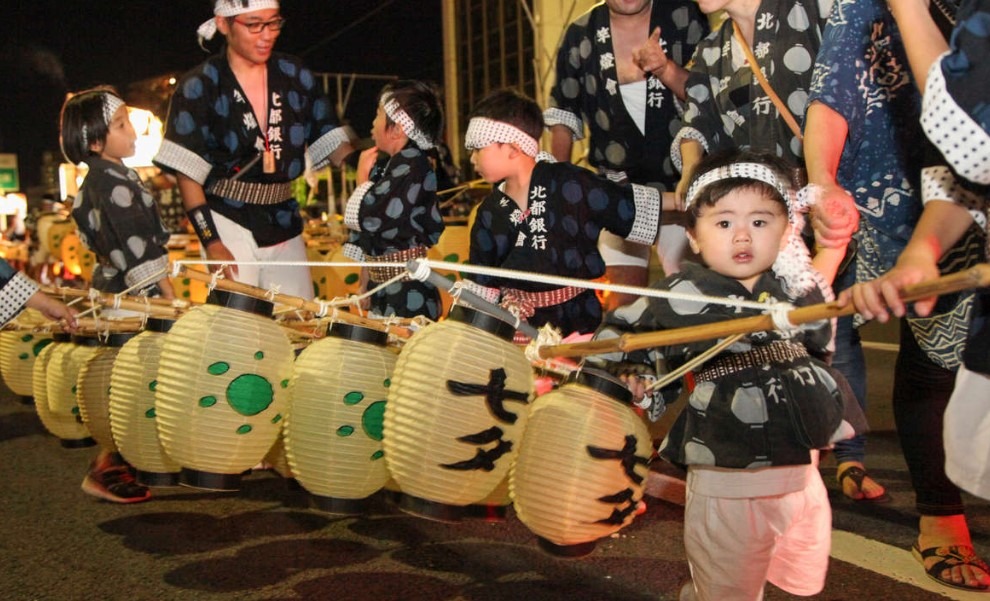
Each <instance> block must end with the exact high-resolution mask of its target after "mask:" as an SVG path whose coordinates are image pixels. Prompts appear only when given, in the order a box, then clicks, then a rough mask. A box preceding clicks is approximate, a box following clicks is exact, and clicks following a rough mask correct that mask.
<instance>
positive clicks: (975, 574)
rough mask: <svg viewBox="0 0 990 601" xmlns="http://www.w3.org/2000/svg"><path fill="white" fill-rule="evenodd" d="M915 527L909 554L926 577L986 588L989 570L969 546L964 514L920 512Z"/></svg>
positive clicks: (974, 588) (957, 585) (989, 586)
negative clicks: (919, 563)
mask: <svg viewBox="0 0 990 601" xmlns="http://www.w3.org/2000/svg"><path fill="white" fill-rule="evenodd" d="M918 528H919V531H920V532H919V535H918V542H917V543H915V547H914V549H912V554H913V555H914V557H915V559H917V560H918V561H920V562H921V563H922V566H923V567H924V569H925V573H927V574H928V576H929V577H930V578H932V579H933V580H935V581H937V582H939V583H940V584H944V585H946V586H950V587H954V588H960V589H964V590H970V591H990V573H988V568H987V565H986V563H984V562H983V560H982V559H980V557H979V556H978V555H976V552H975V550H974V549H973V543H972V540H971V539H970V536H969V527H968V526H967V524H966V516H964V515H961V514H960V515H948V516H932V515H923V516H921V521H920V522H919V527H918ZM940 568H941V569H940Z"/></svg>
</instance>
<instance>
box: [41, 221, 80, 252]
mask: <svg viewBox="0 0 990 601" xmlns="http://www.w3.org/2000/svg"><path fill="white" fill-rule="evenodd" d="M75 231H76V224H75V222H74V221H72V220H71V219H63V218H59V219H56V220H54V221H52V222H51V224H49V226H48V231H47V233H46V237H45V238H44V239H43V242H44V243H45V246H46V248H47V249H48V253H49V254H50V255H52V256H53V257H55V258H56V259H59V260H61V258H62V241H63V240H65V237H66V236H68V235H69V234H72V233H74V232H75Z"/></svg>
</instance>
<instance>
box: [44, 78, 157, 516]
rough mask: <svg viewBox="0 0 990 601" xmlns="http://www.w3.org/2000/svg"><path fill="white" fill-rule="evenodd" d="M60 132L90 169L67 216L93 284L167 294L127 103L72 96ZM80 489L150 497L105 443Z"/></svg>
mask: <svg viewBox="0 0 990 601" xmlns="http://www.w3.org/2000/svg"><path fill="white" fill-rule="evenodd" d="M59 134H60V140H59V141H60V143H61V146H62V153H63V154H65V157H66V158H67V159H68V160H69V161H70V162H72V163H73V164H79V163H86V166H87V167H88V168H89V171H88V172H87V173H86V179H84V180H83V183H82V185H80V186H79V191H78V192H77V193H76V197H75V199H74V200H73V201H72V218H73V220H74V221H75V222H76V227H77V228H78V229H79V237H80V238H81V239H82V241H83V243H84V244H86V246H88V247H89V248H90V249H91V250H92V251H93V252H94V253H95V254H96V257H97V259H98V261H99V264H98V265H96V267H95V268H94V269H93V280H92V285H93V288H95V289H97V290H99V291H101V292H110V293H117V292H124V291H125V290H131V291H132V293H133V294H142V295H146V296H161V297H163V298H172V297H173V296H174V290H173V288H172V284H171V282H170V281H169V279H168V270H167V267H168V249H167V248H166V247H165V244H166V243H167V242H168V238H169V233H168V231H167V230H166V229H165V226H164V225H163V224H162V219H161V216H160V214H159V213H158V206H157V205H156V204H155V200H154V197H153V196H152V195H151V193H150V192H148V190H147V189H145V187H144V186H143V184H142V183H141V178H140V177H139V176H138V174H137V172H136V171H134V170H133V169H131V168H129V167H127V166H126V165H124V159H125V158H127V157H130V156H132V155H133V154H134V149H135V147H134V144H135V140H136V139H137V134H136V133H135V131H134V126H133V125H131V121H130V119H129V118H128V116H127V107H126V106H125V105H124V101H123V100H122V99H121V98H120V96H119V95H118V94H117V93H116V92H115V91H114V90H113V89H112V88H107V87H99V88H94V89H91V90H86V91H84V92H79V93H77V94H73V95H72V96H70V97H69V98H68V99H67V100H66V101H65V104H64V105H62V114H61V118H60V123H59ZM82 489H83V491H85V492H86V493H88V494H90V495H93V496H95V497H99V498H101V499H105V500H107V501H112V502H114V503H137V502H140V501H145V500H147V499H148V498H150V496H151V493H150V492H149V491H148V488H147V487H146V486H143V485H141V484H139V483H138V482H136V481H135V480H134V476H133V475H132V474H131V471H130V466H129V465H128V464H127V463H126V462H125V461H124V459H123V457H121V456H120V454H119V453H117V452H116V451H115V450H113V451H111V450H110V449H102V450H101V451H100V452H99V455H97V457H96V458H95V459H94V460H93V462H92V463H91V464H90V467H89V472H88V473H87V475H86V477H85V479H84V480H83V483H82Z"/></svg>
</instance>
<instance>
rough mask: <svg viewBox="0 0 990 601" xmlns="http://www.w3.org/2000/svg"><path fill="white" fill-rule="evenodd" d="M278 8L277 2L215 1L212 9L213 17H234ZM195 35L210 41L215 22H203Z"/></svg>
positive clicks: (215, 26)
mask: <svg viewBox="0 0 990 601" xmlns="http://www.w3.org/2000/svg"><path fill="white" fill-rule="evenodd" d="M278 7H279V6H278V0H246V1H244V0H217V3H216V6H215V7H214V8H213V16H214V17H236V16H237V15H243V14H244V13H250V12H254V11H256V10H265V9H269V8H275V9H277V8H278ZM196 33H197V34H198V35H199V39H200V40H212V39H213V36H214V35H216V33H217V20H216V19H210V20H209V21H205V22H203V24H202V25H200V26H199V28H198V29H197V30H196Z"/></svg>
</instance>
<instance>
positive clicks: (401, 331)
mask: <svg viewBox="0 0 990 601" xmlns="http://www.w3.org/2000/svg"><path fill="white" fill-rule="evenodd" d="M182 272H183V274H184V275H185V276H186V277H188V278H189V279H192V280H197V281H200V282H205V283H207V284H211V285H212V284H213V276H212V275H210V274H208V273H205V272H203V271H199V270H197V269H190V268H189V267H188V266H185V265H183V266H182ZM215 285H216V287H217V288H219V289H220V290H224V291H226V292H236V293H238V294H245V295H247V296H251V297H254V298H257V299H262V300H270V301H272V302H274V303H277V304H280V305H286V306H289V307H295V308H296V309H300V310H302V311H309V312H311V313H316V314H319V313H320V312H321V311H323V310H324V309H325V307H324V306H323V305H321V304H320V303H318V302H315V301H311V300H306V299H304V298H302V297H299V296H291V295H289V294H269V293H268V291H266V290H264V289H262V288H258V287H257V286H251V285H250V284H243V283H241V282H234V281H232V280H226V279H223V278H217V280H216V284H215ZM335 318H336V319H337V320H338V321H342V322H344V323H348V324H351V325H359V326H363V327H366V328H371V329H373V330H378V331H380V332H388V333H389V334H394V335H396V336H399V337H401V338H408V337H410V336H412V331H411V330H409V328H406V327H403V326H400V325H395V324H389V323H385V322H383V321H380V320H377V319H369V318H367V317H361V316H360V315H354V314H353V313H348V312H346V311H338V312H337V315H336V317H335Z"/></svg>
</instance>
